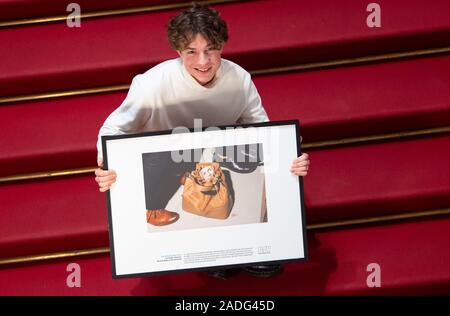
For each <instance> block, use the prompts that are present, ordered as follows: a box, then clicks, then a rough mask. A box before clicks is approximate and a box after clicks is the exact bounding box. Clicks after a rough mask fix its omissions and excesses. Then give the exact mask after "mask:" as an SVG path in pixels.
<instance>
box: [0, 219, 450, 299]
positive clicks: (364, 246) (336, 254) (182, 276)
mask: <svg viewBox="0 0 450 316" xmlns="http://www.w3.org/2000/svg"><path fill="white" fill-rule="evenodd" d="M449 225H450V218H449V217H447V218H435V219H429V220H422V221H409V222H404V223H396V224H389V225H379V226H366V227H359V228H349V229H341V230H334V231H313V232H311V231H310V232H309V233H308V238H309V254H310V259H309V261H307V262H299V263H289V264H286V265H285V270H284V272H283V273H282V274H281V275H278V276H276V277H273V278H269V279H259V278H254V277H250V276H248V275H246V274H244V273H243V272H241V273H240V274H239V275H237V276H235V277H233V278H230V279H229V280H227V282H223V281H222V280H217V279H213V278H210V277H208V276H206V275H204V274H201V273H198V272H185V273H178V274H167V275H157V276H151V277H142V278H127V279H120V280H113V279H112V277H111V264H110V257H109V255H102V256H94V257H75V258H66V259H61V260H57V261H47V262H39V263H29V264H21V265H16V266H9V267H4V268H2V269H0V280H2V283H3V286H1V287H0V295H2V296H3V295H179V296H186V295H188V296H192V295H195V296H197V295H424V294H426V295H448V293H450V270H449V269H448V267H449V266H450V252H449V251H447V249H448V241H449V240H450V230H449V229H448V227H449ZM69 263H77V264H79V265H80V269H81V274H80V276H81V287H80V288H69V287H67V286H66V279H67V277H68V275H69V272H67V270H66V268H67V265H68V264H69ZM371 263H377V264H378V265H379V267H380V272H381V273H380V280H381V287H378V288H377V287H374V288H369V287H368V286H367V283H366V280H367V279H368V277H369V275H370V274H371V273H372V271H373V270H370V271H369V272H367V270H366V269H367V266H368V265H369V264H371Z"/></svg>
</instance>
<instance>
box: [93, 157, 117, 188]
mask: <svg viewBox="0 0 450 316" xmlns="http://www.w3.org/2000/svg"><path fill="white" fill-rule="evenodd" d="M97 165H98V168H97V169H95V181H96V182H97V183H98V187H99V191H100V192H106V191H108V190H109V189H110V188H111V185H112V184H113V183H114V182H116V178H117V175H116V172H115V171H114V170H103V169H102V168H103V160H101V159H99V160H98V161H97Z"/></svg>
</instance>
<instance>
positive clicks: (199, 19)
mask: <svg viewBox="0 0 450 316" xmlns="http://www.w3.org/2000/svg"><path fill="white" fill-rule="evenodd" d="M197 34H201V35H202V36H203V37H204V38H205V39H206V40H207V41H208V43H209V44H210V45H211V46H212V47H213V48H214V49H220V48H222V46H223V44H224V43H225V42H226V41H227V40H228V28H227V24H226V23H225V21H224V20H222V18H221V17H220V14H219V12H217V11H216V10H214V9H211V8H209V7H207V6H202V5H200V4H198V3H196V2H194V3H193V5H192V7H191V8H189V9H186V10H184V11H182V12H181V13H179V14H178V15H176V16H174V17H172V18H171V19H170V20H169V24H168V25H167V37H168V38H169V42H170V45H171V46H172V47H173V48H174V49H175V50H179V51H182V50H184V49H185V48H186V47H187V46H188V45H189V43H191V42H192V41H193V40H194V38H195V36H196V35H197Z"/></svg>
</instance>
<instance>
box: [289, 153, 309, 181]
mask: <svg viewBox="0 0 450 316" xmlns="http://www.w3.org/2000/svg"><path fill="white" fill-rule="evenodd" d="M310 163H311V162H310V160H309V155H308V154H306V153H305V154H302V155H301V156H300V157H298V158H297V159H295V160H294V161H293V162H292V166H291V169H290V171H291V173H292V174H293V175H296V176H300V177H304V176H306V175H307V174H308V169H309V165H310Z"/></svg>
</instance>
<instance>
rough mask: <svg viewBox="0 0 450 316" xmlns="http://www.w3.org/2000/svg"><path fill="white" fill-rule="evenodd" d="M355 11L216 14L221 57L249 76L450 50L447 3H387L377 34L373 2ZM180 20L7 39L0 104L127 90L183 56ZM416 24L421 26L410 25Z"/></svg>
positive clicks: (40, 29) (257, 7)
mask: <svg viewBox="0 0 450 316" xmlns="http://www.w3.org/2000/svg"><path fill="white" fill-rule="evenodd" d="M358 2H359V5H357V4H355V1H354V0H346V1H339V2H335V1H331V0H327V1H321V2H314V1H309V2H305V1H297V0H284V1H283V5H281V6H280V4H279V1H250V2H242V3H240V2H239V3H232V4H226V5H217V6H216V8H217V9H219V10H220V12H221V14H222V16H223V17H224V19H225V20H226V21H227V22H228V24H229V29H230V32H229V33H230V40H229V43H228V45H227V47H226V48H225V50H224V57H226V58H229V59H231V60H233V61H235V62H237V63H238V64H240V65H241V66H243V67H244V68H246V69H249V70H251V69H265V68H271V67H281V66H289V65H293V64H301V63H310V62H317V61H324V60H333V59H341V58H350V57H357V56H366V55H371V54H383V53H392V52H398V51H408V50H417V49H425V48H433V47H447V46H449V45H450V36H449V35H450V20H449V19H448V14H447V13H448V12H449V10H450V2H448V1H446V0H440V1H434V2H433V3H432V4H431V3H430V2H429V1H413V2H408V3H407V4H405V6H399V5H398V4H396V3H391V2H386V3H383V12H389V15H387V14H386V18H385V19H384V20H383V21H384V22H383V27H380V28H376V29H374V28H369V27H367V25H366V18H367V15H368V14H369V13H368V12H366V7H367V1H362V0H358ZM323 8H327V10H324V9H323ZM405 10H408V14H405ZM176 12H178V10H170V11H159V12H151V13H146V14H135V15H123V16H111V17H107V18H102V19H92V20H86V21H82V27H80V28H69V27H67V26H66V23H64V22H61V23H57V24H55V23H53V24H43V25H33V26H32V27H17V28H5V29H2V30H1V31H0V42H1V43H6V47H5V49H2V50H0V60H1V63H2V64H1V68H0V96H2V97H4V96H12V95H23V94H32V93H40V92H48V91H60V90H68V89H69V90H70V89H78V88H92V87H98V86H106V85H118V84H127V83H129V82H131V79H132V77H133V76H134V74H136V73H140V72H143V71H145V70H147V69H148V68H149V67H150V66H152V65H155V64H157V63H159V62H161V61H162V60H165V59H167V58H172V57H174V56H176V53H175V52H174V51H172V50H171V49H170V48H169V44H168V42H167V39H166V31H165V25H166V24H167V21H168V19H169V17H171V16H173V15H174V14H175V13H176ZM267 12H270V13H271V15H270V19H267ZM411 16H420V19H415V20H414V22H412V21H411ZM389 17H395V18H389ZM130 34H132V35H133V36H130Z"/></svg>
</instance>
